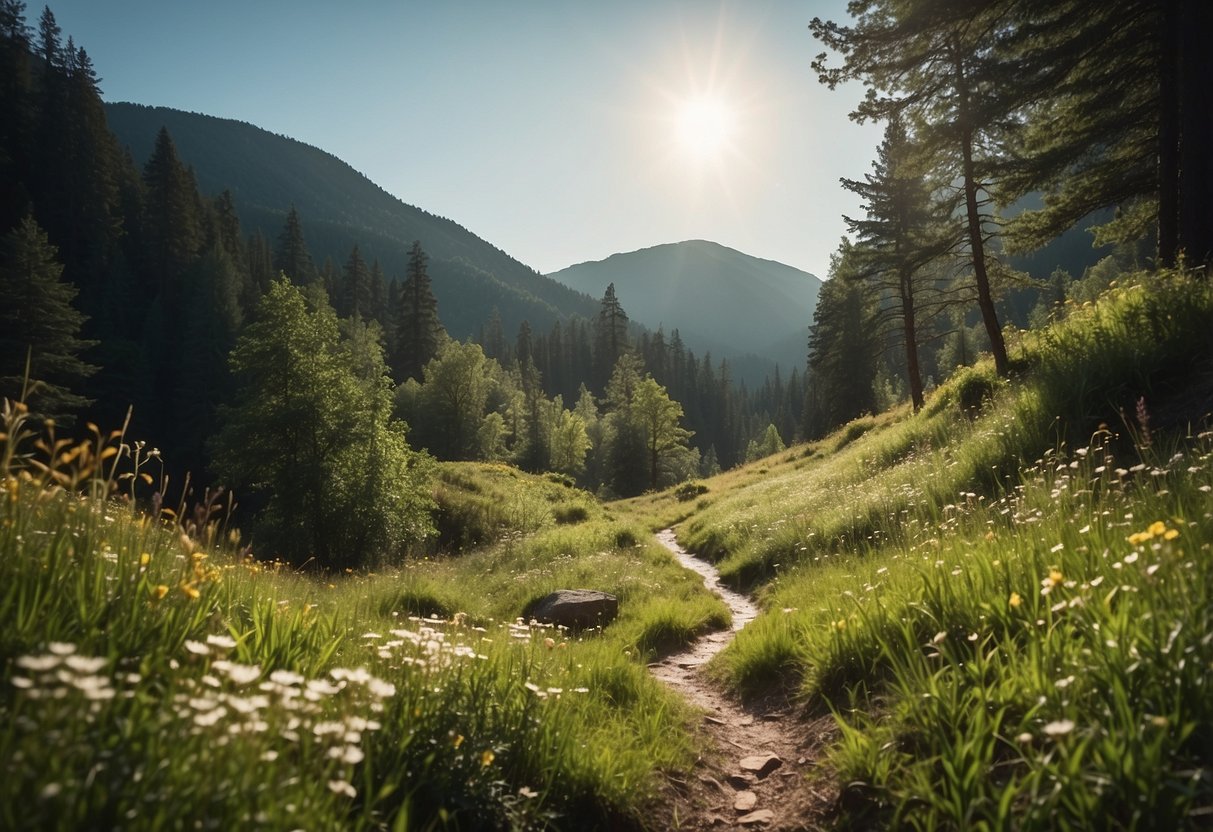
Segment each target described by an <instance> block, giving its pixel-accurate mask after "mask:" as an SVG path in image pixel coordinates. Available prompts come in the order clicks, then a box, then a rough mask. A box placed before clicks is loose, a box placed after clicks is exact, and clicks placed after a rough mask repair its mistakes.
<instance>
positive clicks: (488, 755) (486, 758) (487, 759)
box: [480, 749, 497, 768]
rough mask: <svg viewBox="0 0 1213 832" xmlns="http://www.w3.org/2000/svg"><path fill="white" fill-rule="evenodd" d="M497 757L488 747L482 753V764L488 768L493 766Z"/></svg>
mask: <svg viewBox="0 0 1213 832" xmlns="http://www.w3.org/2000/svg"><path fill="white" fill-rule="evenodd" d="M495 759H497V755H496V754H494V753H493V752H492V751H491V750H488V749H486V750H485V751H484V752H483V753H481V755H480V765H481V766H483V767H484V768H488V767H489V766H491V765H492V764H493V760H495Z"/></svg>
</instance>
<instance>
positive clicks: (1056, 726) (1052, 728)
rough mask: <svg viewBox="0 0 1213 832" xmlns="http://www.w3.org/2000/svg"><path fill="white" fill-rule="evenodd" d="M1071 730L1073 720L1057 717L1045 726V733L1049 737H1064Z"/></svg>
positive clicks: (1072, 728)
mask: <svg viewBox="0 0 1213 832" xmlns="http://www.w3.org/2000/svg"><path fill="white" fill-rule="evenodd" d="M1073 730H1074V721H1073V720H1069V719H1058V720H1055V721H1053V722H1050V723H1049V724H1048V725H1046V726H1045V735H1046V736H1050V737H1064V736H1065V735H1066V734H1068V733H1070V732H1071V731H1073Z"/></svg>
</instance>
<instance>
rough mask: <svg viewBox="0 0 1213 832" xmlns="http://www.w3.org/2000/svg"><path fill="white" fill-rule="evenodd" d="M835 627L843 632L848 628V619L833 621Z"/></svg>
mask: <svg viewBox="0 0 1213 832" xmlns="http://www.w3.org/2000/svg"><path fill="white" fill-rule="evenodd" d="M833 627H834V629H835V630H837V631H838V632H840V633H841V632H842V631H843V630H845V629H846V628H847V620H846V619H845V618H840V619H838V620H837V621H835V622H834V623H833Z"/></svg>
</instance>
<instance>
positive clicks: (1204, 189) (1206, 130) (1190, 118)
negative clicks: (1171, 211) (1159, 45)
mask: <svg viewBox="0 0 1213 832" xmlns="http://www.w3.org/2000/svg"><path fill="white" fill-rule="evenodd" d="M1179 32H1180V34H1179V37H1180V42H1181V47H1180V50H1179V66H1180V71H1179V95H1178V98H1179V133H1180V139H1179V145H1180V150H1179V248H1180V250H1181V251H1183V252H1184V255H1185V257H1186V259H1187V263H1188V265H1190V266H1209V265H1210V264H1213V155H1210V148H1213V102H1211V101H1210V96H1211V95H1213V47H1211V45H1210V42H1209V38H1210V35H1213V5H1211V4H1210V3H1209V0H1179ZM1206 276H1207V272H1206Z"/></svg>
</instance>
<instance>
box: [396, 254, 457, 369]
mask: <svg viewBox="0 0 1213 832" xmlns="http://www.w3.org/2000/svg"><path fill="white" fill-rule="evenodd" d="M428 259H429V258H428V257H427V256H426V253H425V252H424V251H423V250H422V249H421V241H420V240H417V241H415V242H414V243H413V247H412V248H411V249H410V250H409V265H408V275H407V276H406V277H405V280H404V285H403V286H402V287H401V288H400V298H399V304H400V305H399V306H398V307H397V309H396V315H395V318H396V338H395V341H396V355H395V356H394V357H393V360H392V374H393V377H394V378H395V379H396V381H398V382H403V381H404V380H405V379H409V378H412V379H418V380H420V379H421V374H422V370H423V369H424V368H425V365H426V363H427V362H429V360H430V359H431V358H433V357H434V356H435V355H437V354H438V346H439V344H441V343H442V337H443V335H444V330H443V328H442V322H441V321H440V320H439V319H438V300H437V298H435V297H434V291H433V289H432V288H431V287H430V276H429V272H428V271H427V270H426V263H427V261H428Z"/></svg>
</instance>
